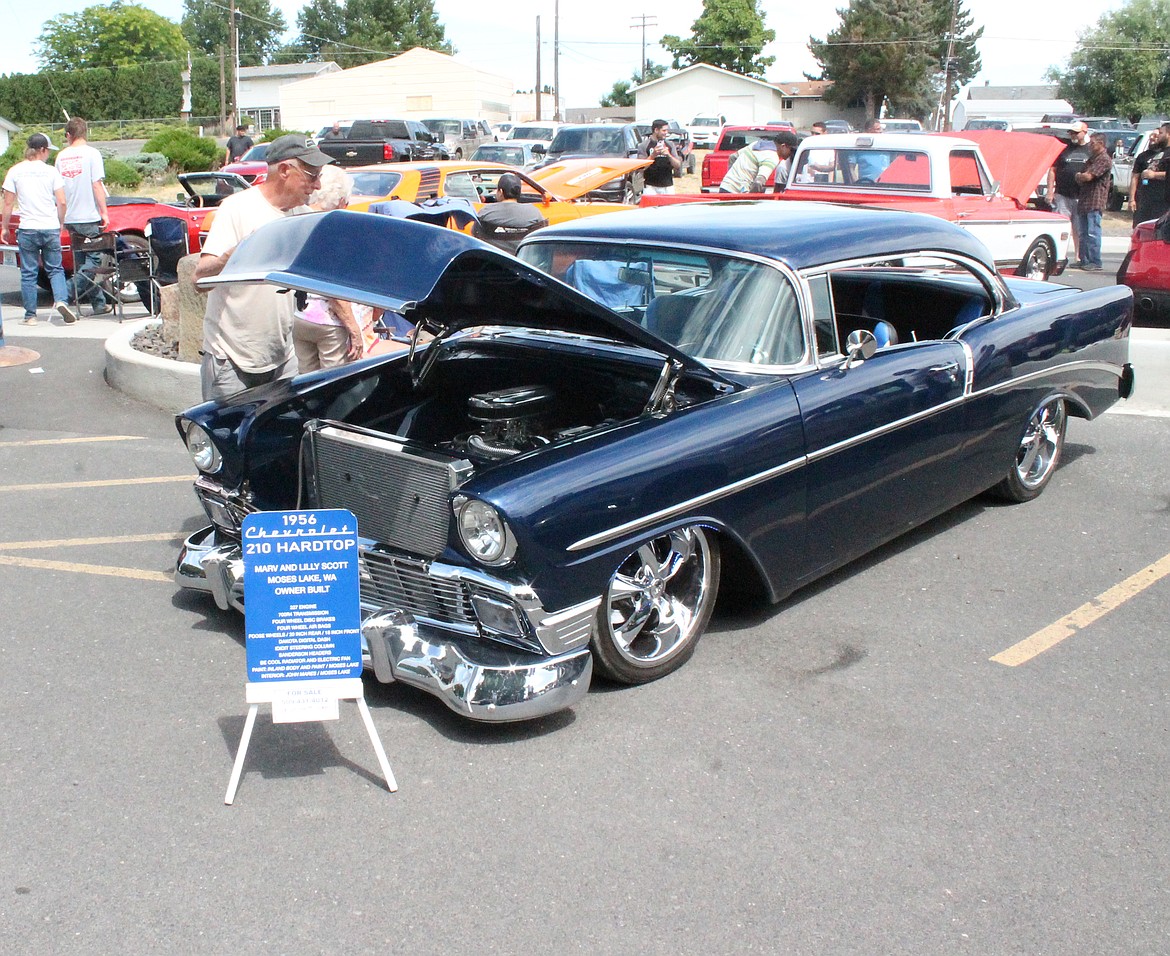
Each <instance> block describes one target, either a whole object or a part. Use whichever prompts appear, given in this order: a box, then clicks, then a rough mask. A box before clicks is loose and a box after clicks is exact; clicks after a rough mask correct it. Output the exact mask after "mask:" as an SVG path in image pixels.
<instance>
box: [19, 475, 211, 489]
mask: <svg viewBox="0 0 1170 956" xmlns="http://www.w3.org/2000/svg"><path fill="white" fill-rule="evenodd" d="M192 480H193V479H192V477H191V475H162V476H160V477H157V478H110V479H107V480H105V481H44V482H38V483H37V484H32V485H0V491H56V490H57V489H61V488H112V487H115V486H117V485H157V484H160V483H162V482H167V481H192Z"/></svg>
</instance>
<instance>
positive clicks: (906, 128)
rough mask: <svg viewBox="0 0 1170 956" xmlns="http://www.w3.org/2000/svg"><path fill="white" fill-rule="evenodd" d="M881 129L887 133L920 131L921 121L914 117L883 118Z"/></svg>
mask: <svg viewBox="0 0 1170 956" xmlns="http://www.w3.org/2000/svg"><path fill="white" fill-rule="evenodd" d="M882 130H883V131H885V132H887V133H921V132H922V123H920V122H919V121H918V120H916V119H883V120H882Z"/></svg>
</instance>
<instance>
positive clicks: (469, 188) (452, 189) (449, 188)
mask: <svg viewBox="0 0 1170 956" xmlns="http://www.w3.org/2000/svg"><path fill="white" fill-rule="evenodd" d="M481 181H482V180H481ZM492 188H493V189H494V188H495V184H494V183H493V184H492ZM443 195H444V196H446V197H447V198H448V199H469V200H471V201H472V202H483V199H482V197H481V196H480V192H479V190H478V189H477V188H476V181H475V179H474V178H473V177H472V174H471V173H469V172H458V173H448V174H447V179H446V180H445V181H444V183H443Z"/></svg>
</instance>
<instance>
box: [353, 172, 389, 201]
mask: <svg viewBox="0 0 1170 956" xmlns="http://www.w3.org/2000/svg"><path fill="white" fill-rule="evenodd" d="M349 175H350V178H351V179H352V180H353V192H354V195H357V196H385V195H388V194H389V193H390V191H391V190H392V189H393V188H394V187H395V186H397V185H398V184H399V183H400V182H401V181H402V174H401V173H397V172H390V171H386V172H382V171H376V172H375V171H366V170H362V171H361V172H351V173H350V174H349Z"/></svg>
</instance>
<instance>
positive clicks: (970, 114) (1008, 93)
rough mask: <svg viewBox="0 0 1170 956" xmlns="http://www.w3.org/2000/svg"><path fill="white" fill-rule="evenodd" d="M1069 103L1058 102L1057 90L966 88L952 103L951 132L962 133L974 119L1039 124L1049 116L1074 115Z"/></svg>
mask: <svg viewBox="0 0 1170 956" xmlns="http://www.w3.org/2000/svg"><path fill="white" fill-rule="evenodd" d="M1072 112H1073V108H1072V104H1071V103H1069V101H1068V100H1062V99H1058V98H1057V96H1056V87H1055V86H991V85H990V84H987V83H984V84H983V85H981V86H974V85H973V86H964V87H963V88H962V89H961V90H959V92H958V93H957V94H955V98H954V99H953V100H951V129H954V130H961V129H964V128H965V127H966V126H967V124H968V123H969V122H970V121H971V120H973V119H1002V120H1007V121H1008V122H1009V123H1029V124H1032V123H1039V122H1040V121H1041V120H1043V118H1044V117H1045V116H1046V115H1055V114H1066V113H1072Z"/></svg>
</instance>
